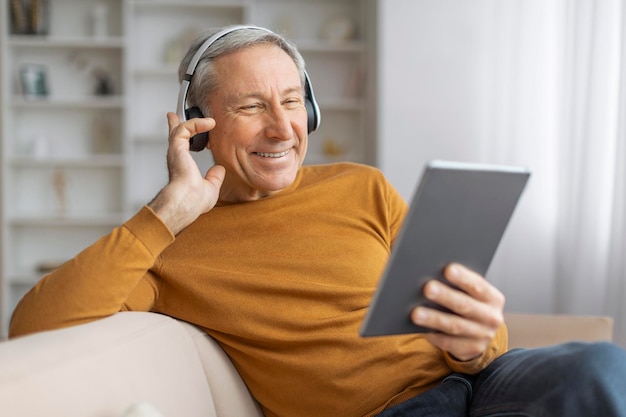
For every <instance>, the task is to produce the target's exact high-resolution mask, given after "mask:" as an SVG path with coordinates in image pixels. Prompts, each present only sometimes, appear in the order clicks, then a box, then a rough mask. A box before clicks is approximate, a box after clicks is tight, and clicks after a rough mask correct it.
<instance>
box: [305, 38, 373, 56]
mask: <svg viewBox="0 0 626 417" xmlns="http://www.w3.org/2000/svg"><path fill="white" fill-rule="evenodd" d="M293 42H294V43H295V44H296V46H297V47H298V50H299V51H300V52H301V53H307V52H322V53H324V52H339V53H361V52H363V51H364V50H365V45H364V44H363V42H361V41H350V42H338V43H337V42H328V41H319V40H308V39H301V40H297V39H296V40H294V41H293Z"/></svg>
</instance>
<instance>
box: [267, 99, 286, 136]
mask: <svg viewBox="0 0 626 417" xmlns="http://www.w3.org/2000/svg"><path fill="white" fill-rule="evenodd" d="M268 119H269V120H268V121H267V127H266V131H265V133H266V135H267V136H268V137H270V138H275V139H278V140H289V139H291V138H292V136H293V128H292V126H291V118H290V115H289V111H288V110H286V109H283V108H282V107H278V108H276V109H273V110H272V111H271V112H270V114H269V117H268Z"/></svg>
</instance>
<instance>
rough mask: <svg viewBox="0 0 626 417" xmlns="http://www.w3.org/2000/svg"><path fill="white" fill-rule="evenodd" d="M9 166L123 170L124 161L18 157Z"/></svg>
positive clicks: (118, 158)
mask: <svg viewBox="0 0 626 417" xmlns="http://www.w3.org/2000/svg"><path fill="white" fill-rule="evenodd" d="M9 164H10V165H11V166H13V167H16V168H20V167H21V168H57V167H65V168H85V169H92V168H121V167H123V166H124V159H123V157H122V156H121V155H114V154H113V155H86V156H74V157H66V158H58V157H56V158H39V157H34V156H17V157H13V158H10V159H9Z"/></svg>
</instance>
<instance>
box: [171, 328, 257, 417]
mask: <svg viewBox="0 0 626 417" xmlns="http://www.w3.org/2000/svg"><path fill="white" fill-rule="evenodd" d="M180 323H182V325H183V326H184V327H185V328H186V329H187V331H188V332H189V335H190V336H191V339H192V340H193V341H194V343H195V344H196V348H197V350H198V354H199V355H200V362H201V363H202V367H203V368H204V372H205V374H206V379H207V382H208V384H209V386H210V387H211V393H212V394H213V402H214V404H215V410H216V411H217V415H218V416H237V417H263V412H262V411H261V407H260V406H259V404H258V403H257V402H256V400H255V399H254V398H253V397H252V394H250V391H248V387H247V386H246V384H245V383H244V382H243V380H242V379H241V376H240V375H239V373H238V372H237V370H236V369H235V366H234V365H233V363H232V362H231V361H230V358H229V357H228V355H226V353H225V352H224V350H222V348H221V347H220V346H219V344H218V343H217V342H216V341H215V340H214V339H213V338H212V337H210V336H209V335H208V334H207V333H206V332H204V331H203V330H201V329H200V328H198V327H196V326H195V325H193V324H190V323H186V322H183V321H181V322H180Z"/></svg>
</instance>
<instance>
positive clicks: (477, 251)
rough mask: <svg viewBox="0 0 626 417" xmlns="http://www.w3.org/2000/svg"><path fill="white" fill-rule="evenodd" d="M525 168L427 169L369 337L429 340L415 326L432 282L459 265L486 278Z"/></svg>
mask: <svg viewBox="0 0 626 417" xmlns="http://www.w3.org/2000/svg"><path fill="white" fill-rule="evenodd" d="M529 175H530V174H529V172H528V171H527V170H525V169H521V168H517V167H502V166H491V165H482V164H468V163H454V162H445V161H433V162H431V163H430V164H428V165H427V167H426V169H425V171H424V173H423V175H422V179H421V181H420V183H419V185H418V188H417V190H416V192H415V194H414V196H413V201H412V203H411V206H410V209H409V212H408V214H407V217H406V219H405V221H404V224H403V226H402V230H401V232H400V235H399V236H398V239H397V241H396V242H395V244H394V247H393V249H392V254H391V257H390V259H389V261H388V264H387V267H386V269H385V271H384V272H383V276H382V278H381V281H380V283H379V287H378V289H377V291H376V293H375V294H374V298H373V301H372V304H371V306H370V308H369V310H368V313H367V315H366V317H365V320H364V322H363V325H362V327H361V331H360V333H361V335H362V336H377V335H390V334H401V333H416V332H428V331H429V329H427V328H423V327H419V326H416V325H415V324H413V323H412V322H411V320H410V317H409V315H410V312H411V311H412V310H413V308H415V307H416V306H417V305H419V304H424V305H429V306H431V307H435V308H440V307H438V306H435V305H433V304H432V303H430V302H428V301H427V300H426V299H425V298H424V297H423V295H422V287H423V285H424V284H425V283H426V282H427V281H428V280H430V279H433V278H435V279H438V280H441V281H444V282H445V280H444V278H443V275H442V272H443V269H444V267H445V266H446V265H447V264H449V263H451V262H458V263H461V264H463V265H465V266H467V267H469V268H470V269H472V270H474V271H476V272H478V273H479V274H481V275H483V276H484V275H485V273H486V272H487V269H488V267H489V264H490V263H491V260H492V258H493V256H494V254H495V251H496V249H497V247H498V244H499V242H500V239H501V238H502V235H503V233H504V231H505V229H506V226H507V224H508V222H509V219H510V218H511V215H512V214H513V210H514V209H515V206H516V204H517V202H518V199H519V197H520V195H521V193H522V191H523V189H524V187H525V184H526V182H527V180H528V177H529Z"/></svg>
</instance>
